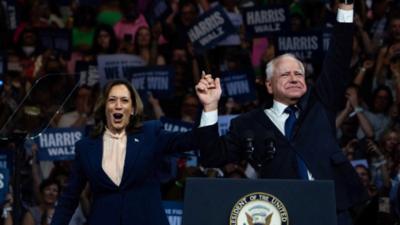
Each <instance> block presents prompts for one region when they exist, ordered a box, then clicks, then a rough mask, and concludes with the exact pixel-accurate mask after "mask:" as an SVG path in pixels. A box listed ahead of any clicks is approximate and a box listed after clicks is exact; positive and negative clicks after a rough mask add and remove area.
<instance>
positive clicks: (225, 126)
mask: <svg viewBox="0 0 400 225" xmlns="http://www.w3.org/2000/svg"><path fill="white" fill-rule="evenodd" d="M235 117H237V115H221V116H218V132H219V135H225V134H226V133H227V132H228V130H229V127H230V125H231V120H232V119H233V118H235Z"/></svg>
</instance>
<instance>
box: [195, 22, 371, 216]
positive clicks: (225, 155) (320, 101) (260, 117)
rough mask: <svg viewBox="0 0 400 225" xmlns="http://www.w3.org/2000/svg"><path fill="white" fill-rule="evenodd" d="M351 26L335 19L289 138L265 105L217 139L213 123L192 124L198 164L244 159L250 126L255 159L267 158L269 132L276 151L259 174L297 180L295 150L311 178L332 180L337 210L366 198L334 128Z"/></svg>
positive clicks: (348, 62)
mask: <svg viewBox="0 0 400 225" xmlns="http://www.w3.org/2000/svg"><path fill="white" fill-rule="evenodd" d="M352 30H353V24H343V23H337V24H336V26H335V28H334V31H333V34H332V38H331V43H330V50H329V51H328V53H327V55H326V58H325V61H324V65H323V68H322V74H321V75H320V76H319V77H318V79H317V82H316V84H315V86H314V87H312V88H310V87H309V88H308V90H307V92H306V94H305V95H304V96H303V97H302V98H301V99H300V101H299V102H298V104H297V105H298V107H299V108H300V112H299V113H300V114H299V118H298V120H297V123H296V125H295V130H294V137H293V139H292V140H291V141H289V140H288V139H287V138H286V137H285V136H284V135H283V134H282V133H281V132H280V131H279V129H278V128H277V127H276V126H275V125H274V124H273V122H272V121H271V120H270V119H269V117H268V116H267V115H266V114H265V112H264V109H257V110H254V111H251V112H248V113H245V114H242V115H240V116H238V117H236V118H235V119H233V120H232V121H231V126H230V130H229V132H228V133H227V135H225V136H223V137H221V138H219V137H218V127H217V125H213V126H208V127H202V128H198V129H196V132H197V135H196V136H198V138H199V145H200V151H201V158H202V159H201V161H202V163H203V164H204V165H205V166H221V165H223V164H225V163H227V162H238V161H240V160H242V159H247V157H248V154H247V153H246V146H245V143H246V141H245V140H244V139H245V137H246V135H247V134H246V133H248V132H249V131H251V133H253V134H254V138H253V139H254V147H255V150H254V155H255V158H257V159H259V160H265V158H266V157H265V155H266V154H265V151H266V144H267V143H265V142H266V141H267V140H266V138H267V137H266V136H267V135H266V133H267V132H272V134H273V136H274V139H275V146H276V149H277V150H276V153H275V155H274V156H273V158H272V159H270V160H267V161H265V162H264V163H263V165H262V167H261V168H260V169H259V170H258V173H259V177H261V178H277V179H299V178H300V177H299V174H298V171H297V160H296V154H298V155H299V156H300V157H301V158H302V159H303V160H304V162H305V164H306V166H307V168H308V170H309V171H310V172H311V174H312V175H313V177H314V178H315V179H317V180H327V179H328V180H333V181H334V183H335V192H336V206H337V209H338V210H345V209H348V208H349V207H350V206H352V205H354V204H356V203H358V202H361V201H364V200H365V199H366V197H367V195H366V191H365V190H364V188H363V186H362V184H361V182H360V180H359V178H358V176H357V174H356V172H355V170H354V169H353V168H352V166H351V164H350V163H349V161H348V160H347V158H346V156H345V155H344V154H343V153H342V150H341V148H340V147H339V145H338V142H337V139H336V128H335V112H336V111H337V109H338V107H339V105H340V101H341V100H342V98H343V96H344V90H345V85H346V75H347V74H348V70H349V69H348V68H349V65H350V58H351V49H352V33H353V32H352ZM269 138H270V137H269ZM263 157H264V158H263Z"/></svg>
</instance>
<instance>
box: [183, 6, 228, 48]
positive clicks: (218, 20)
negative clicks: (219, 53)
mask: <svg viewBox="0 0 400 225" xmlns="http://www.w3.org/2000/svg"><path fill="white" fill-rule="evenodd" d="M235 32H236V29H235V27H234V26H233V25H232V23H231V21H230V20H229V18H228V16H227V15H226V13H225V12H224V10H223V9H222V7H220V6H217V7H215V8H213V9H211V10H209V11H207V12H206V13H204V14H202V15H201V16H200V17H199V18H198V19H197V21H196V23H195V24H194V25H193V26H192V27H190V28H189V30H188V31H187V35H188V37H189V39H190V41H191V42H192V43H193V47H194V48H195V50H196V52H198V53H202V52H204V51H205V50H207V49H210V48H213V47H214V46H216V45H217V44H218V42H220V41H221V40H223V39H225V38H226V37H227V36H229V35H231V34H233V33H235Z"/></svg>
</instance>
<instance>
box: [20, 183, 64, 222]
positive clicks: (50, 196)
mask: <svg viewBox="0 0 400 225" xmlns="http://www.w3.org/2000/svg"><path fill="white" fill-rule="evenodd" d="M60 189H61V188H60V185H59V184H58V183H57V182H56V181H55V180H50V179H48V180H44V181H43V182H42V183H41V184H40V193H41V201H40V204H39V205H37V206H34V207H31V208H29V209H28V211H27V212H26V213H25V215H24V218H23V219H22V225H49V224H50V221H51V220H52V216H53V213H54V208H55V205H56V201H57V198H58V195H59V192H60Z"/></svg>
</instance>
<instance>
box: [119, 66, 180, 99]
mask: <svg viewBox="0 0 400 225" xmlns="http://www.w3.org/2000/svg"><path fill="white" fill-rule="evenodd" d="M123 76H124V78H125V79H127V80H129V81H131V83H132V85H133V86H134V87H135V88H136V90H137V91H138V92H139V93H140V95H141V96H147V92H151V93H152V94H153V95H154V96H155V97H156V98H170V97H172V96H173V94H174V86H173V81H174V77H175V71H174V68H173V67H172V66H146V67H131V68H130V69H128V68H124V74H123Z"/></svg>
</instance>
